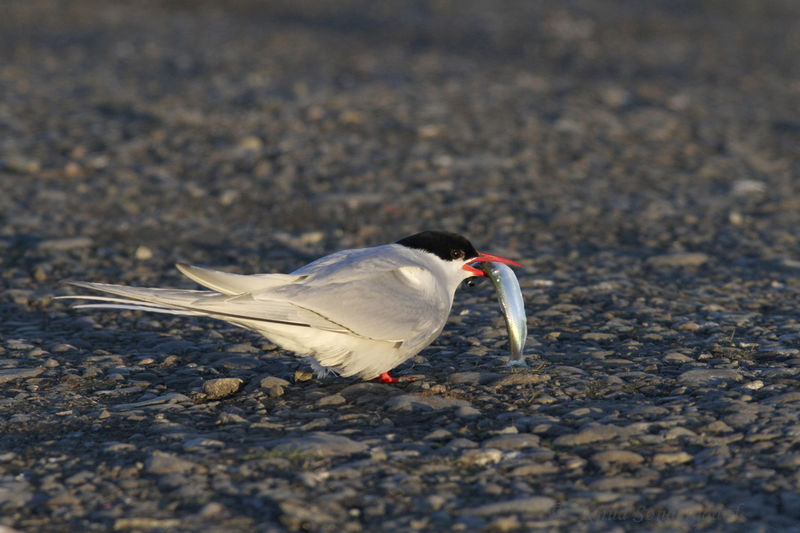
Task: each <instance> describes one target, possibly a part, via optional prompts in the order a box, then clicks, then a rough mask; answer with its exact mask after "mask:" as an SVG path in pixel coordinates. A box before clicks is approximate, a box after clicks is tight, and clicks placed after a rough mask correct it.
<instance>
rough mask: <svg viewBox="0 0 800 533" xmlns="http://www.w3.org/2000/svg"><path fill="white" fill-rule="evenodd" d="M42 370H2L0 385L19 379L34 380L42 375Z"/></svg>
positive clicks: (0, 370) (0, 371)
mask: <svg viewBox="0 0 800 533" xmlns="http://www.w3.org/2000/svg"><path fill="white" fill-rule="evenodd" d="M43 371H44V370H43V369H42V368H8V369H0V383H8V382H9V381H16V380H18V379H27V378H33V377H36V376H38V375H39V374H41V373H42V372H43Z"/></svg>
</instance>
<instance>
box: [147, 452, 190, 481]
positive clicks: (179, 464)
mask: <svg viewBox="0 0 800 533" xmlns="http://www.w3.org/2000/svg"><path fill="white" fill-rule="evenodd" d="M195 467H197V465H196V464H195V463H193V462H191V461H187V460H186V459H181V458H180V457H178V456H176V455H173V454H171V453H166V452H162V451H155V452H153V454H152V455H151V456H150V458H149V459H148V460H147V462H146V463H145V470H146V471H147V472H149V473H151V474H157V475H161V474H184V473H186V472H189V471H190V470H192V469H194V468H195Z"/></svg>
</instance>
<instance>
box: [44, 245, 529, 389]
mask: <svg viewBox="0 0 800 533" xmlns="http://www.w3.org/2000/svg"><path fill="white" fill-rule="evenodd" d="M484 262H492V263H505V264H510V265H516V266H521V265H520V264H519V263H517V262H515V261H512V260H510V259H506V258H504V257H499V256H496V255H491V254H487V253H481V252H478V251H477V250H476V249H475V247H474V246H473V245H472V244H471V243H470V242H469V240H467V239H466V238H465V237H462V236H461V235H458V234H455V233H450V232H445V231H423V232H421V233H417V234H415V235H411V236H409V237H405V238H403V239H400V240H399V241H397V242H395V243H393V244H385V245H381V246H374V247H371V248H358V249H352V250H342V251H339V252H335V253H333V254H330V255H326V256H324V257H321V258H320V259H317V260H316V261H313V262H311V263H309V264H307V265H306V266H304V267H302V268H299V269H297V270H295V271H294V272H292V273H290V274H253V275H242V274H231V273H228V272H220V271H216V270H210V269H207V268H201V267H198V266H192V265H187V264H178V265H176V266H177V268H178V270H180V271H181V272H182V273H183V274H184V275H185V276H187V277H188V278H190V279H192V280H193V281H195V282H197V283H198V284H200V285H202V286H203V287H206V288H207V289H209V290H185V289H166V288H147V287H129V286H124V285H111V284H106V283H92V282H83V281H81V282H72V283H71V284H72V285H75V286H78V287H82V288H86V289H92V290H96V291H100V292H103V293H107V294H110V295H112V296H86V295H72V296H62V297H60V298H67V299H85V300H89V301H92V302H93V303H85V304H80V305H76V306H75V307H76V308H110V309H133V310H137V311H152V312H157V313H169V314H173V315H183V316H204V317H211V318H216V319H219V320H224V321H226V322H229V323H231V324H234V325H236V326H240V327H243V328H247V329H250V330H253V331H256V332H258V333H260V334H262V335H263V336H265V337H266V338H268V339H269V340H270V341H271V342H273V343H274V344H276V345H278V346H280V347H281V348H284V349H286V350H289V351H292V352H295V353H297V354H298V355H300V356H303V357H305V358H307V359H308V360H309V362H310V363H311V365H312V366H313V367H314V368H315V370H317V373H318V375H320V376H321V375H325V374H327V373H328V372H331V371H332V372H334V373H336V374H338V375H340V376H342V377H348V376H358V377H360V378H362V379H373V378H377V379H378V380H379V381H381V382H384V383H395V382H397V379H396V378H394V377H392V376H391V375H390V374H389V370H391V369H393V368H394V367H396V366H397V365H399V364H401V363H403V362H404V361H407V360H408V359H410V358H412V357H414V356H415V355H416V354H417V353H419V352H420V351H421V350H422V349H423V348H425V347H427V346H428V345H429V344H431V343H432V342H433V341H434V340H435V339H436V338H437V337H438V336H439V334H440V333H441V332H442V329H443V328H444V326H445V323H446V322H447V317H448V315H449V314H450V309H451V307H452V305H453V297H454V296H455V291H456V289H457V288H458V286H459V285H460V284H461V282H462V281H465V280H467V279H468V278H471V277H474V276H485V275H486V274H485V272H484V271H483V270H482V269H480V268H476V267H475V266H473V265H475V264H477V263H484Z"/></svg>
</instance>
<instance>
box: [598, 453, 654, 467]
mask: <svg viewBox="0 0 800 533" xmlns="http://www.w3.org/2000/svg"><path fill="white" fill-rule="evenodd" d="M592 461H593V462H595V463H597V464H598V465H600V466H601V467H608V465H611V464H619V465H638V464H639V463H642V462H644V457H642V456H641V455H640V454H638V453H636V452H632V451H630V450H607V451H604V452H598V453H595V454H594V455H592Z"/></svg>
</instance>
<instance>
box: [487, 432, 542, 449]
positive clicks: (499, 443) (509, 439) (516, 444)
mask: <svg viewBox="0 0 800 533" xmlns="http://www.w3.org/2000/svg"><path fill="white" fill-rule="evenodd" d="M482 446H483V447H484V448H497V449H498V450H521V449H523V448H535V447H537V446H539V437H538V436H537V435H533V434H531V433H517V434H515V435H499V436H497V437H493V438H491V439H488V440H485V441H483V443H482Z"/></svg>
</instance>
